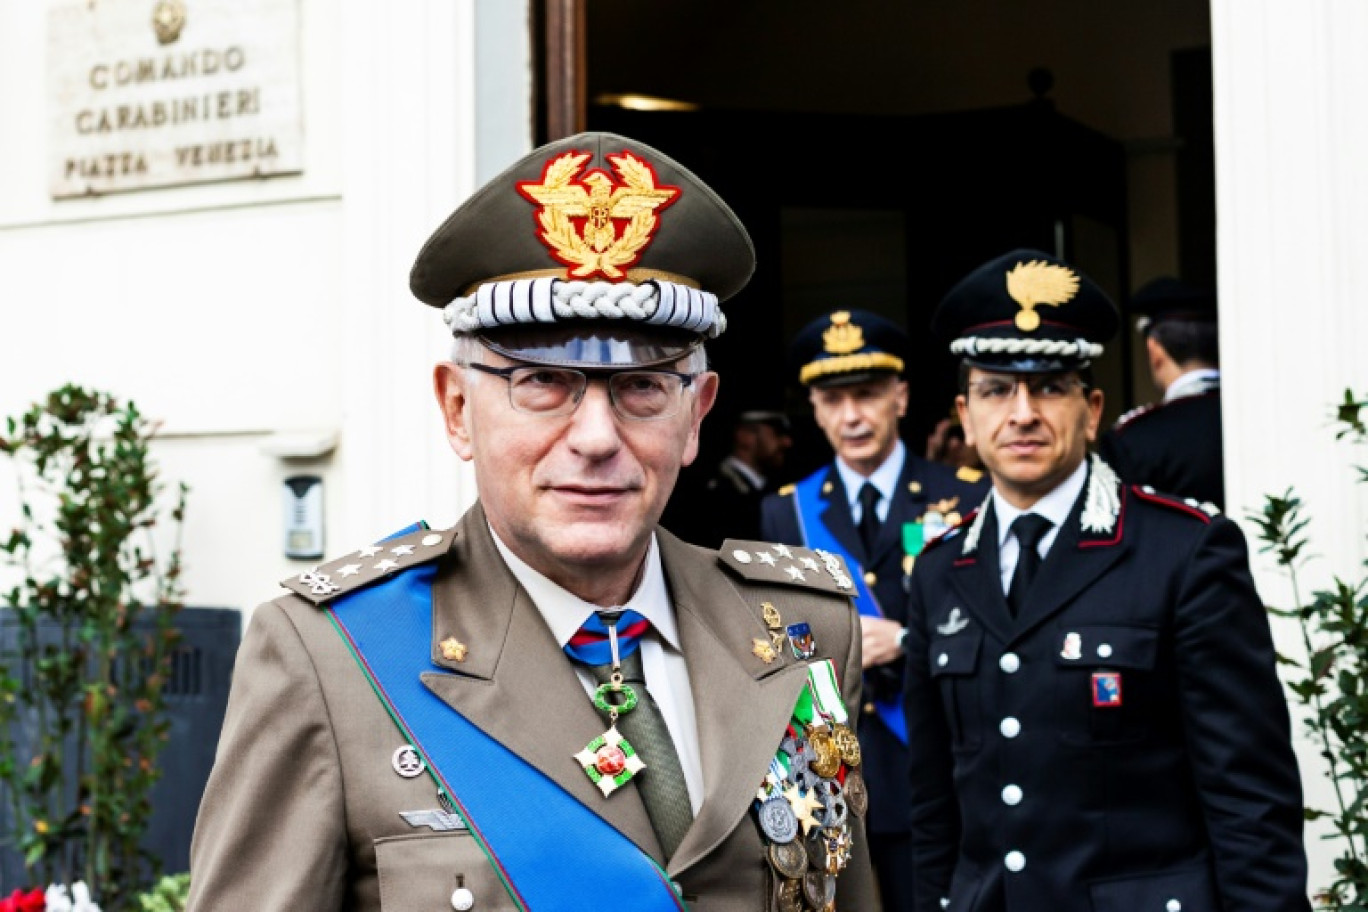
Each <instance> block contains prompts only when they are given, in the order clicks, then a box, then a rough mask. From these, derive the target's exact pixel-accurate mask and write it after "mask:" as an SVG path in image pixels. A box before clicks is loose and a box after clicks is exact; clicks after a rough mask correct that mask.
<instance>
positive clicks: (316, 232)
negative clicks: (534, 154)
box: [0, 0, 531, 610]
mask: <svg viewBox="0 0 1368 912" xmlns="http://www.w3.org/2000/svg"><path fill="white" fill-rule="evenodd" d="M299 3H300V16H301V23H302V24H301V32H302V39H301V47H300V55H301V72H302V81H303V84H302V86H301V95H302V98H303V109H304V114H303V120H304V136H305V168H304V172H303V174H302V175H300V176H297V177H283V178H274V179H270V180H266V181H259V182H254V181H236V182H229V183H222V184H216V185H202V186H194V187H181V188H172V189H164V190H155V191H145V192H138V193H125V194H115V195H110V196H105V197H100V198H94V199H77V200H64V201H53V200H51V199H49V197H48V195H47V173H48V168H47V160H48V151H47V148H46V142H47V116H48V111H47V109H46V107H47V100H46V99H47V96H46V92H45V90H44V80H43V76H44V71H45V64H46V59H45V54H46V53H47V47H48V43H47V41H46V40H45V29H46V22H47V20H46V11H45V8H44V4H42V3H34V2H31V0H0V306H3V307H4V308H5V317H4V322H3V324H2V326H3V328H2V329H0V415H16V414H18V413H20V412H21V411H23V410H25V409H26V408H27V407H28V405H29V404H30V403H31V402H33V401H34V400H36V399H38V398H39V397H41V396H42V395H44V394H45V393H46V392H47V391H48V390H50V389H52V388H54V387H56V386H58V385H60V384H62V383H65V382H76V383H80V384H82V385H86V386H90V387H95V388H100V389H105V390H108V391H110V392H113V393H115V394H116V395H118V396H120V397H123V398H125V399H132V400H134V401H136V402H137V403H138V405H139V407H140V408H141V409H142V411H143V412H144V413H145V414H147V415H148V416H150V417H153V418H154V419H156V420H159V421H161V422H162V423H163V432H164V437H163V439H162V440H161V442H160V443H158V445H157V446H156V448H155V455H156V457H157V458H158V459H159V461H160V462H161V465H162V470H163V475H164V476H165V477H166V479H167V480H168V481H172V482H174V481H184V482H186V483H187V484H189V486H190V488H191V492H190V497H189V510H188V514H187V522H186V528H185V538H184V545H185V560H186V577H185V579H186V583H187V585H188V588H189V602H190V603H191V604H194V605H206V606H224V607H236V608H242V609H244V610H250V608H251V607H252V606H253V605H255V604H256V603H257V602H259V601H261V600H263V599H264V598H268V597H271V596H273V595H274V594H275V593H276V592H277V591H278V590H277V589H276V587H275V581H276V580H278V579H280V578H282V577H284V576H286V575H288V574H291V573H298V572H300V570H301V569H307V568H308V567H309V566H311V565H310V564H300V563H298V562H292V561H289V560H287V559H286V558H285V557H284V556H283V554H282V549H281V512H282V508H281V493H280V484H281V480H282V479H283V478H285V477H286V476H288V475H291V474H295V473H297V472H300V471H303V472H310V473H316V474H321V475H322V476H323V477H324V479H325V489H326V503H327V529H326V538H327V542H326V550H327V551H328V552H329V553H330V554H333V555H336V554H339V553H343V552H345V551H348V550H351V549H353V548H356V547H360V546H361V545H363V544H366V543H367V542H369V541H371V540H373V539H375V538H378V537H380V536H383V535H385V534H388V533H389V532H391V531H393V530H395V529H397V528H399V527H401V526H403V525H407V524H408V523H410V522H413V521H415V520H417V519H426V520H428V521H429V522H430V523H432V524H433V525H439V526H440V525H446V524H449V523H451V522H452V521H454V520H455V519H456V518H457V517H458V516H459V515H460V513H461V512H462V511H463V509H464V507H465V506H467V505H468V504H469V503H470V502H471V501H472V500H473V499H474V495H475V492H474V484H473V476H472V475H471V474H470V473H469V472H468V470H466V469H465V468H463V466H462V464H460V463H459V462H458V460H456V458H455V457H454V456H453V455H452V454H451V452H450V450H449V449H448V448H447V445H446V442H445V440H444V438H443V437H442V434H441V428H440V423H439V416H438V413H437V410H436V407H435V405H434V402H433V399H432V394H431V392H430V379H429V376H430V370H431V365H432V363H433V362H434V361H435V360H437V359H439V358H441V357H444V355H445V352H446V348H447V345H448V341H447V340H448V338H449V337H448V336H447V335H446V332H445V328H444V327H443V326H442V323H441V319H440V314H439V313H438V312H437V311H435V310H432V309H430V308H427V307H424V306H423V305H421V304H420V303H418V302H417V301H416V300H415V299H414V298H413V297H412V296H411V295H410V294H409V291H408V270H409V266H410V265H411V264H412V261H413V257H414V255H415V254H416V253H417V251H418V248H419V247H420V245H421V243H422V241H423V240H424V239H425V238H426V237H427V235H428V234H429V233H430V232H431V231H432V230H433V229H434V228H435V227H436V226H437V225H438V224H439V223H440V222H441V221H442V219H444V218H445V217H446V215H447V214H448V213H449V212H450V210H451V209H453V208H454V207H455V206H456V205H458V204H459V202H460V201H461V200H462V199H463V198H464V197H465V196H466V195H468V194H469V193H470V192H471V190H472V189H473V188H474V187H475V185H476V183H477V171H478V172H479V173H480V176H487V175H488V174H492V173H494V172H495V171H497V170H501V169H502V167H503V165H505V164H507V163H508V162H511V161H512V160H514V159H515V158H516V157H518V156H519V155H521V154H522V153H524V152H525V151H526V150H527V149H528V148H530V145H531V142H530V130H531V66H530V54H529V41H530V38H529V34H528V19H527V4H526V3H525V2H522V0H516V2H515V0H456V2H453V0H403V2H397V3H392V4H375V3H369V2H363V0H345V2H342V3H334V2H323V0H299ZM477 84H478V85H479V92H478V93H477ZM319 432H321V433H322V435H323V436H324V437H332V438H334V439H336V441H337V447H336V449H335V451H334V452H333V453H331V454H330V455H327V456H324V457H322V458H317V459H306V460H302V461H294V460H289V461H287V460H284V459H282V458H280V457H279V456H278V455H275V454H274V452H273V450H274V449H275V448H276V447H277V445H278V444H280V443H281V442H282V441H285V442H289V441H290V440H294V439H298V438H299V437H300V436H301V435H304V436H308V435H312V434H316V433H319ZM9 481H10V479H9V478H8V477H5V476H4V475H3V474H0V486H3V487H0V528H3V527H7V526H8V524H10V523H12V522H13V519H14V516H15V511H16V498H15V497H14V496H12V492H13V491H14V488H13V486H12V485H11V484H10V483H9Z"/></svg>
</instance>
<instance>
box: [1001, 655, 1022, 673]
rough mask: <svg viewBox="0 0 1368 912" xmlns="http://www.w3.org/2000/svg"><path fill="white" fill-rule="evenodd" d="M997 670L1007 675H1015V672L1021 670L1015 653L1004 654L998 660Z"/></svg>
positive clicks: (1018, 658)
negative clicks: (999, 669)
mask: <svg viewBox="0 0 1368 912" xmlns="http://www.w3.org/2000/svg"><path fill="white" fill-rule="evenodd" d="M998 668H1001V669H1002V670H1003V671H1005V672H1007V674H1009V675H1010V674H1016V673H1017V670H1018V669H1019V668H1021V657H1020V656H1018V655H1017V654H1016V653H1015V652H1004V653H1003V654H1002V658H1000V659H998Z"/></svg>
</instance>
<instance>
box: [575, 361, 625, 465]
mask: <svg viewBox="0 0 1368 912" xmlns="http://www.w3.org/2000/svg"><path fill="white" fill-rule="evenodd" d="M566 439H567V441H568V442H569V444H570V446H571V447H572V448H573V449H574V450H575V452H577V453H580V454H581V455H583V456H586V457H589V458H597V459H601V458H603V457H604V456H609V455H612V454H613V453H615V452H616V451H617V449H618V448H619V447H620V446H622V436H621V435H620V434H619V432H618V418H617V414H616V412H614V411H613V402H612V398H611V397H610V396H609V394H608V384H607V383H605V382H603V381H602V380H591V381H590V382H589V385H588V386H586V387H585V389H584V398H582V399H581V400H580V404H579V407H578V408H577V409H575V412H574V414H573V415H571V416H570V429H569V431H568V432H567V434H566Z"/></svg>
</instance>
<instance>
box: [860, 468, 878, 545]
mask: <svg viewBox="0 0 1368 912" xmlns="http://www.w3.org/2000/svg"><path fill="white" fill-rule="evenodd" d="M879 497H880V495H879V489H878V488H876V487H874V485H872V484H870V483H869V482H867V481H866V482H865V483H864V487H862V488H860V541H861V543H863V544H864V550H865V557H866V558H869V557H873V555H874V541H875V540H876V539H877V538H878V537H879V511H878V510H876V509H875V506H876V505H877V504H878V502H879Z"/></svg>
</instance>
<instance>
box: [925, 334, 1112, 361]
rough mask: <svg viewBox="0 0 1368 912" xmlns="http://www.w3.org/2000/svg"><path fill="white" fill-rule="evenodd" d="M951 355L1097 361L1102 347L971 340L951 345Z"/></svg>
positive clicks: (1049, 341) (1050, 341)
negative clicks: (1045, 356)
mask: <svg viewBox="0 0 1368 912" xmlns="http://www.w3.org/2000/svg"><path fill="white" fill-rule="evenodd" d="M950 352H951V354H955V355H964V356H966V357H970V358H972V357H973V356H974V355H1058V356H1062V357H1065V358H1097V357H1101V355H1102V346H1101V345H1098V344H1097V343H1095V342H1089V341H1088V340H1087V339H1072V340H1069V339H997V338H988V337H986V336H968V337H966V338H963V339H956V340H955V341H953V342H951V343H950Z"/></svg>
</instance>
